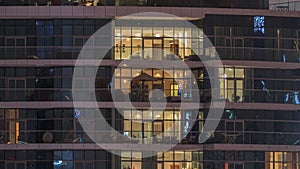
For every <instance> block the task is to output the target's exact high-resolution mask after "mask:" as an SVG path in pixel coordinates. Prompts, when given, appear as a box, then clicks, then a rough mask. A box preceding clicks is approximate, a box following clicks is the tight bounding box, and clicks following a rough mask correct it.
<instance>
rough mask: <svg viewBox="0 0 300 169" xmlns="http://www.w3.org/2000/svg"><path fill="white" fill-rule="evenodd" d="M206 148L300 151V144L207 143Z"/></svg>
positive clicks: (204, 147)
mask: <svg viewBox="0 0 300 169" xmlns="http://www.w3.org/2000/svg"><path fill="white" fill-rule="evenodd" d="M203 149H204V150H223V151H290V152H292V151H294V152H296V151H300V146H298V145H297V146H296V145H262V144H207V145H204V146H203Z"/></svg>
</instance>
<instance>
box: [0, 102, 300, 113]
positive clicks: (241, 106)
mask: <svg viewBox="0 0 300 169" xmlns="http://www.w3.org/2000/svg"><path fill="white" fill-rule="evenodd" d="M220 103H221V104H215V105H216V107H215V108H220V107H218V106H220V105H221V106H222V104H223V103H222V102H220ZM184 104H185V105H183V106H182V105H181V103H180V102H174V103H167V105H166V109H183V110H184V109H191V107H194V108H195V107H196V108H197V107H199V108H200V109H206V108H210V104H209V103H198V104H197V103H184ZM74 105H76V107H80V108H116V103H114V102H74V103H73V102H58V101H40V102H0V107H1V108H19V109H21V108H28V109H49V108H74ZM120 105H123V104H120ZM132 105H133V106H134V107H135V108H140V109H148V108H149V107H150V104H149V103H147V102H134V103H133V104H132ZM122 108H124V109H130V108H132V107H130V106H128V104H125V106H124V107H122ZM225 109H238V110H279V111H280V110H282V111H298V110H300V105H295V104H280V103H229V102H226V103H225Z"/></svg>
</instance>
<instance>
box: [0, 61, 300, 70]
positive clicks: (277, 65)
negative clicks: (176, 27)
mask: <svg viewBox="0 0 300 169" xmlns="http://www.w3.org/2000/svg"><path fill="white" fill-rule="evenodd" d="M76 61H77V60H75V59H45V60H26V59H7V60H0V67H53V66H58V67H59V66H75V65H77V66H99V62H98V61H97V60H91V59H86V60H80V61H77V63H76ZM121 62H122V61H120V60H102V61H101V63H100V66H114V67H118V66H119V64H120V63H121ZM135 62H138V61H135ZM149 62H150V61H149V60H147V62H143V60H141V62H140V63H141V64H138V65H137V66H134V67H143V66H147V65H146V63H147V64H148V66H149ZM151 62H153V64H154V65H156V66H160V65H162V66H164V65H171V64H172V62H175V63H176V62H178V61H151ZM184 62H185V64H186V65H187V66H189V67H190V68H199V67H204V66H207V65H211V66H212V67H214V66H232V67H242V68H266V69H300V63H293V62H268V61H250V60H222V64H223V65H220V64H219V63H220V62H217V64H203V63H202V62H201V61H184ZM138 63H139V62H138ZM207 63H209V62H207ZM212 63H213V62H212ZM177 65H178V63H177ZM150 66H151V65H150Z"/></svg>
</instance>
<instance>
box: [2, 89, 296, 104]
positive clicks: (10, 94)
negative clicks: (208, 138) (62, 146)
mask: <svg viewBox="0 0 300 169" xmlns="http://www.w3.org/2000/svg"><path fill="white" fill-rule="evenodd" d="M225 91H226V92H227V93H228V94H225V97H224V95H223V94H222V95H223V97H221V98H219V99H220V100H223V101H225V102H236V103H280V104H300V92H299V91H292V90H265V89H239V90H236V91H235V90H234V89H227V90H225ZM77 92H82V93H79V94H81V95H80V97H82V98H83V99H80V98H79V99H76V101H94V100H93V96H94V95H95V96H96V98H97V101H99V102H101V101H117V102H123V101H126V99H125V97H127V98H128V99H129V100H130V101H131V102H149V101H151V102H161V101H167V102H182V101H188V102H195V101H197V100H200V102H201V103H206V102H210V101H211V95H210V93H211V90H203V89H199V90H195V91H190V92H189V94H188V93H187V94H184V93H182V95H181V96H180V95H176V96H175V95H174V96H172V95H165V96H163V95H162V96H161V97H158V96H156V97H152V96H151V94H145V93H144V94H143V92H144V91H143V90H141V91H140V92H139V94H138V93H137V91H136V90H135V91H134V92H133V93H124V92H123V91H122V90H115V91H113V92H112V91H111V90H110V89H96V90H95V91H94V92H91V90H89V89H80V90H77ZM166 92H167V91H165V93H166ZM193 92H199V97H200V99H199V98H194V96H195V93H193ZM112 93H113V94H112ZM234 93H237V94H236V95H235V96H234V95H233V94H234ZM239 94H240V95H239ZM0 96H1V97H0V101H66V102H68V101H73V97H72V89H51V88H48V89H47V88H45V89H37V88H32V89H29V88H27V89H4V88H2V89H0ZM217 100H218V99H217ZM127 101H128V100H127Z"/></svg>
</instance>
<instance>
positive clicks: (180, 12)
mask: <svg viewBox="0 0 300 169" xmlns="http://www.w3.org/2000/svg"><path fill="white" fill-rule="evenodd" d="M139 12H162V13H169V14H172V15H176V16H179V17H185V18H187V19H197V18H203V17H204V16H205V14H221V15H225V14H227V15H263V16H281V17H299V16H300V12H297V11H275V10H258V9H231V8H197V7H196V8H195V7H149V6H97V7H94V6H88V7H87V6H1V7H0V18H4V19H9V18H30V19H32V18H47V19H49V18H114V17H120V16H126V15H130V14H133V13H139Z"/></svg>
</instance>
